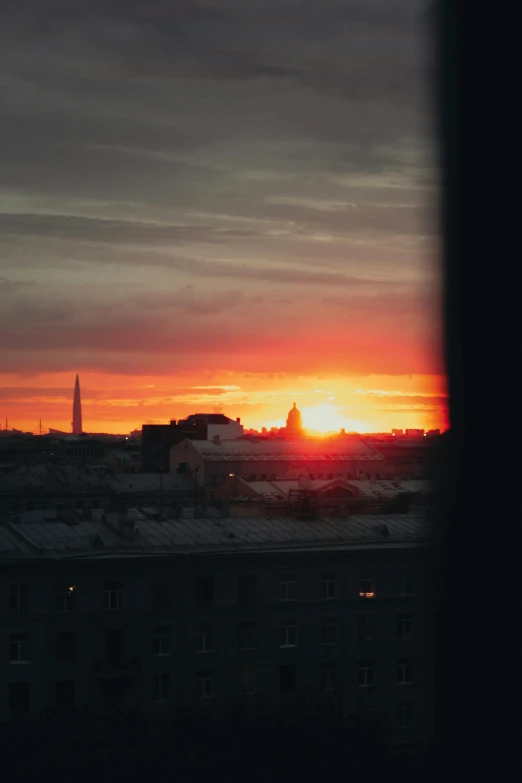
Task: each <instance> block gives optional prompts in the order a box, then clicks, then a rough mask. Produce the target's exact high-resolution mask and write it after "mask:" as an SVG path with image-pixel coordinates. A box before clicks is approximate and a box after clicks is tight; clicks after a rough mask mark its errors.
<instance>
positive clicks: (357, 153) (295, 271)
mask: <svg viewBox="0 0 522 783" xmlns="http://www.w3.org/2000/svg"><path fill="white" fill-rule="evenodd" d="M66 8H69V9H70V10H69V11H68V12H66V10H65V9H66ZM427 8H428V4H427V3H426V2H423V1H422V0H419V1H418V2H414V3H410V4H404V3H400V2H393V0H386V1H385V0H379V2H376V3H372V4H371V5H370V4H368V3H365V2H362V0H354V2H351V3H350V4H349V5H347V6H343V4H335V6H332V5H330V4H328V3H325V4H317V3H316V2H312V1H311V0H305V2H301V3H299V13H296V6H295V3H294V2H292V0H278V2H275V0H274V2H263V3H259V2H257V1H256V0H254V1H253V2H251V3H249V4H248V8H246V6H245V4H244V3H240V2H238V1H237V0H225V2H217V1H216V2H205V3H199V2H197V1H196V0H193V1H192V2H190V3H188V2H181V3H178V4H176V7H175V8H174V7H170V6H169V5H168V4H167V5H165V4H163V3H159V2H152V3H148V4H147V6H146V7H144V6H143V4H141V3H139V4H138V3H136V2H133V1H132V0H131V1H130V2H126V3H123V2H115V3H110V4H106V3H103V4H102V3H98V2H87V0H76V2H75V3H73V4H72V5H69V4H64V3H61V2H54V3H52V4H49V6H46V8H45V9H43V8H42V7H41V4H36V3H34V2H33V3H31V2H27V3H24V4H23V8H22V7H20V9H15V10H13V11H12V13H11V14H10V15H9V17H7V18H6V20H5V22H4V24H3V25H2V29H1V30H0V36H1V43H2V47H1V51H2V55H1V56H2V57H3V58H5V63H6V66H8V67H6V68H5V69H4V72H5V73H6V76H5V80H4V84H3V87H4V90H3V107H4V113H3V114H4V118H3V127H2V135H3V139H4V144H3V145H2V146H1V147H0V162H1V165H2V171H3V176H2V183H1V185H0V194H1V197H2V211H1V212H0V252H1V253H2V259H3V264H2V266H3V270H2V275H1V277H0V305H1V307H0V313H1V315H0V330H1V332H2V335H3V337H4V339H3V340H2V346H1V347H0V366H1V371H0V413H1V415H2V420H4V419H5V418H6V417H7V418H8V420H9V423H10V426H12V427H15V428H18V429H22V430H27V431H36V429H37V427H38V422H39V420H40V419H42V422H43V424H44V426H45V427H53V428H56V429H59V430H63V431H69V430H70V422H71V418H70V409H71V407H70V406H71V392H70V384H71V382H70V379H71V377H73V378H74V375H75V374H76V373H77V372H78V373H79V374H80V376H81V378H82V403H83V414H84V427H85V428H86V430H87V431H93V432H96V431H98V432H102V431H107V432H128V431H130V430H132V429H134V428H136V427H138V426H141V424H143V423H145V422H147V421H151V420H153V421H168V420H169V419H170V418H182V417H184V416H186V415H188V414H190V413H193V412H195V411H197V410H212V409H213V408H215V407H218V406H219V407H220V408H221V410H222V411H223V413H225V414H226V415H229V416H230V417H232V418H235V417H237V416H239V417H241V419H242V421H243V422H244V423H245V426H246V427H254V428H259V427H261V426H263V425H264V426H267V427H270V426H278V425H279V426H282V424H284V418H285V416H286V413H287V411H288V410H289V408H290V407H291V404H292V402H293V401H294V399H295V400H297V403H298V406H299V408H300V410H301V411H302V412H303V418H304V420H305V423H306V422H307V421H308V422H310V424H309V426H310V427H311V428H313V429H320V428H322V429H336V430H338V429H340V428H341V427H345V428H347V429H355V430H359V431H361V432H364V431H381V430H391V429H392V428H407V427H408V428H424V429H430V428H445V426H446V384H445V379H444V367H443V360H442V349H441V342H442V334H441V331H442V330H441V315H440V300H441V296H440V286H441V280H440V270H439V242H438V228H437V198H438V196H437V180H438V178H437V171H436V160H435V152H434V141H433V138H432V113H431V109H430V104H431V97H432V96H431V93H430V81H429V74H430V69H431V48H430V40H429V33H428V22H427V17H426V10H427ZM31 9H33V11H34V13H33V12H31Z"/></svg>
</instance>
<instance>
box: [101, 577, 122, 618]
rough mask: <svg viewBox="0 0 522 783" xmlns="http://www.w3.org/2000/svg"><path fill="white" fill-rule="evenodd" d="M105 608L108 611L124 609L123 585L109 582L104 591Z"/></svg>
mask: <svg viewBox="0 0 522 783" xmlns="http://www.w3.org/2000/svg"><path fill="white" fill-rule="evenodd" d="M103 601H104V607H105V609H107V610H108V611H115V610H117V609H123V585H122V583H121V582H107V583H106V584H105V587H104V590H103Z"/></svg>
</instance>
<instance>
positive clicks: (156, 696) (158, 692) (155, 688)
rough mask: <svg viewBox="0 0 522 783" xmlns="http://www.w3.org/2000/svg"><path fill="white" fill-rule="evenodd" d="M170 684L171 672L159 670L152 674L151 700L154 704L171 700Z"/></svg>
mask: <svg viewBox="0 0 522 783" xmlns="http://www.w3.org/2000/svg"><path fill="white" fill-rule="evenodd" d="M165 683H166V687H165ZM170 684H171V683H170V672H158V673H157V674H153V675H152V680H151V691H152V693H151V701H152V703H153V704H162V703H165V702H168V701H170V700H171V691H170ZM164 691H166V694H165V693H164Z"/></svg>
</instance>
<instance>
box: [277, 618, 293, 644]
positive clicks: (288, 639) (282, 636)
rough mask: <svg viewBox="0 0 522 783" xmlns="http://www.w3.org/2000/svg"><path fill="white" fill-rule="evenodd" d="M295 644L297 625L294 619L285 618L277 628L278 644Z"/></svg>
mask: <svg viewBox="0 0 522 783" xmlns="http://www.w3.org/2000/svg"><path fill="white" fill-rule="evenodd" d="M296 645H297V626H296V622H295V620H286V621H285V622H283V623H281V626H280V628H279V646H280V647H295V646H296Z"/></svg>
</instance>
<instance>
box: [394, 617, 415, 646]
mask: <svg viewBox="0 0 522 783" xmlns="http://www.w3.org/2000/svg"><path fill="white" fill-rule="evenodd" d="M412 634H413V616H412V615H411V614H400V615H398V617H397V637H398V638H399V639H402V640H403V641H405V640H408V639H411V637H412Z"/></svg>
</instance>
